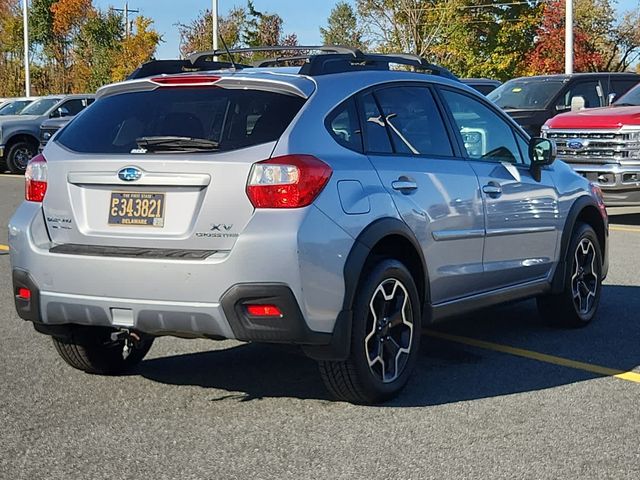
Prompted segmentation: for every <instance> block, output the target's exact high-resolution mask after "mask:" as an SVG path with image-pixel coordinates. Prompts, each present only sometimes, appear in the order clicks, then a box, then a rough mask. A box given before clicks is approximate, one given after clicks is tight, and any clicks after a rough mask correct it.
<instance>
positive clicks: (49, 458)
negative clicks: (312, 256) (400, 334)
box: [0, 176, 640, 480]
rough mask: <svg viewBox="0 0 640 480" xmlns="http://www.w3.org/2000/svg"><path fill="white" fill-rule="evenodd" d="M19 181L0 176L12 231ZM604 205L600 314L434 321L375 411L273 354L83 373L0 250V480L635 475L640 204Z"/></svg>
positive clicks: (187, 344)
mask: <svg viewBox="0 0 640 480" xmlns="http://www.w3.org/2000/svg"><path fill="white" fill-rule="evenodd" d="M22 189H23V184H22V180H21V179H20V178H17V177H10V176H0V224H1V225H6V224H7V221H8V219H9V217H10V215H11V213H12V211H13V209H14V208H15V207H16V206H17V205H18V204H19V203H20V202H21V198H22ZM610 213H612V217H611V220H612V223H613V227H612V231H611V251H610V255H611V269H610V276H609V278H608V279H607V281H606V287H605V291H604V292H603V296H602V302H601V306H600V313H599V316H598V317H597V319H596V321H595V323H593V324H592V325H590V326H589V327H588V328H586V329H582V330H577V331H567V330H558V329H553V328H550V327H547V326H546V325H545V324H544V322H543V321H542V320H541V319H540V318H539V317H538V316H537V312H536V310H535V305H534V303H533V302H531V301H528V302H521V303H518V304H513V305H508V306H504V307H500V308H493V309H489V310H485V311H482V312H480V313H476V314H474V315H471V316H468V317H464V318H461V319H457V320H455V321H452V322H449V323H447V324H444V325H441V326H439V327H438V328H437V330H431V331H429V332H427V334H426V335H425V337H424V338H423V345H422V353H421V358H420V360H419V365H418V368H417V370H416V373H415V374H414V376H413V377H412V380H411V381H410V384H409V385H408V387H407V389H406V390H405V391H404V392H403V394H402V395H401V396H400V397H399V398H398V399H397V400H396V401H394V402H392V403H390V404H387V405H384V406H379V407H360V406H353V405H350V404H346V403H340V402H333V401H330V399H329V398H328V396H327V394H326V393H325V391H324V388H323V386H322V384H321V380H320V376H319V374H318V372H317V370H316V366H315V363H314V362H312V361H310V360H308V359H306V358H305V357H304V356H303V355H302V354H300V353H299V352H298V351H297V350H295V349H289V348H286V349H285V348H280V347H274V346H265V345H253V344H241V343H238V342H231V341H226V342H213V341H204V340H203V341H200V340H178V339H173V338H161V339H159V340H157V341H156V343H155V345H154V347H153V348H152V350H151V352H150V354H149V356H148V357H147V359H146V360H145V361H144V362H143V363H142V364H141V365H140V366H139V367H138V368H137V370H136V371H135V372H133V373H132V374H130V375H127V376H123V377H112V378H108V377H98V376H91V375H86V374H83V373H80V372H78V371H75V370H72V369H71V368H70V367H67V366H66V364H63V362H62V360H60V359H59V358H58V356H57V354H56V353H55V351H54V348H53V346H52V344H51V342H50V341H49V340H48V339H47V338H46V337H43V336H41V335H39V334H37V333H36V332H35V331H34V330H33V329H32V328H31V326H30V325H29V324H27V323H25V322H23V321H22V320H20V319H19V318H18V316H17V315H16V313H15V311H14V307H13V303H12V299H11V289H10V275H9V273H10V272H9V259H8V256H7V255H6V251H4V250H3V248H4V246H0V325H1V326H2V330H1V332H0V479H12V480H13V479H85V478H86V479H89V478H90V479H102V478H104V479H120V478H123V479H125V478H126V479H128V478H150V479H227V478H229V479H231V478H233V479H250V478H255V479H281V478H293V479H302V478H305V479H306V478H310V479H320V478H322V479H333V478H350V479H355V478H358V479H359V478H367V479H374V478H380V479H390V478H402V479H427V478H437V479H445V478H451V479H460V478H480V479H497V478H508V479H514V478H535V479H543V478H544V479H546V478H548V479H557V478H581V479H585V478H593V479H604V478H612V479H627V478H628V479H637V478H640V442H639V441H638V440H639V438H640V315H639V314H638V312H640V273H639V272H640V255H639V254H638V252H639V251H640V210H617V211H612V212H610ZM2 232H5V233H2V237H0V245H1V244H6V241H5V240H6V229H5V228H3V229H2ZM123 274H126V272H123Z"/></svg>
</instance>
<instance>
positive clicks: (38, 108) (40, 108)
mask: <svg viewBox="0 0 640 480" xmlns="http://www.w3.org/2000/svg"><path fill="white" fill-rule="evenodd" d="M59 101H60V99H59V98H41V99H40V100H36V101H35V102H33V103H32V104H31V105H29V106H28V107H27V108H25V109H24V110H22V111H21V112H20V115H44V114H45V113H47V112H48V111H49V109H50V108H51V107H53V106H54V105H55V104H56V103H58V102H59Z"/></svg>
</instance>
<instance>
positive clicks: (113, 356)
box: [9, 47, 608, 403]
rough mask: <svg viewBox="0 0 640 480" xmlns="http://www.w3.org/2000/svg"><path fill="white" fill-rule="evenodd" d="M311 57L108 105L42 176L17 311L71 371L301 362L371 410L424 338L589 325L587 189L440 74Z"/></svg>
mask: <svg viewBox="0 0 640 480" xmlns="http://www.w3.org/2000/svg"><path fill="white" fill-rule="evenodd" d="M286 48H287V50H293V49H294V48H300V49H305V50H308V49H309V47H286ZM316 50H318V51H319V53H316V54H314V55H305V58H307V61H306V62H305V63H304V64H303V66H302V67H288V68H279V67H270V68H260V69H246V70H242V69H239V68H238V69H235V70H228V69H227V70H218V71H196V72H194V73H186V74H185V73H182V74H172V75H156V76H153V77H149V78H143V79H138V80H134V81H128V82H124V83H119V84H115V85H110V86H106V87H103V88H101V89H100V90H99V91H98V94H97V96H98V101H96V102H95V104H94V105H92V106H91V108H89V109H87V110H86V111H85V112H83V114H82V115H79V116H78V117H77V118H76V119H75V120H74V121H73V122H71V123H70V124H69V125H67V126H66V127H65V128H64V129H63V130H62V131H60V132H59V133H58V134H57V135H56V136H55V137H54V138H53V140H52V141H50V142H49V143H48V144H47V146H46V148H45V149H44V152H43V154H42V155H38V156H37V157H35V158H34V159H32V160H31V161H30V162H29V166H28V168H27V172H26V175H25V181H26V189H25V190H26V201H25V202H24V203H23V204H22V205H21V206H20V207H19V208H18V210H17V211H16V212H15V214H14V215H13V217H12V219H11V221H10V226H9V243H10V256H11V268H12V272H13V294H14V299H15V304H16V308H17V311H18V314H19V315H20V316H21V317H22V318H23V319H25V320H28V321H30V322H32V323H33V325H34V326H35V328H36V330H37V331H39V332H41V333H44V334H46V335H50V336H51V337H52V339H53V343H54V345H55V347H56V349H57V351H58V353H59V354H60V356H61V357H62V359H64V361H66V362H67V363H68V364H69V365H71V366H72V367H74V368H77V369H80V370H83V371H86V372H90V373H98V374H116V373H121V372H123V371H126V370H127V369H129V368H131V367H132V366H134V365H135V364H137V363H138V362H140V361H141V360H142V359H143V357H144V356H145V355H146V353H147V352H148V351H149V349H150V348H151V345H152V343H153V340H154V338H155V337H156V336H161V335H174V336H178V337H184V338H198V337H199V338H209V339H215V340H218V339H226V338H231V339H238V340H242V341H254V342H271V343H286V344H296V345H300V346H301V347H302V350H303V351H304V352H305V353H306V354H307V355H309V356H310V357H311V358H314V359H316V360H317V361H318V362H319V367H320V373H321V376H322V378H323V380H324V382H325V384H326V386H327V387H328V389H329V390H330V391H331V392H332V393H333V395H335V396H336V397H337V398H340V399H343V400H348V401H352V402H357V403H375V402H380V401H384V400H386V399H389V398H391V397H392V396H394V395H395V394H396V393H398V392H399V391H400V389H401V388H402V387H403V386H404V385H405V383H406V382H407V379H408V377H409V375H410V373H411V371H412V369H413V367H414V365H415V363H416V359H417V358H418V348H419V344H420V332H421V331H422V328H423V326H425V325H426V324H430V323H432V322H437V321H440V320H442V319H444V318H448V317H451V316H454V315H459V314H461V313H463V312H469V311H471V310H474V309H477V308H481V307H486V306H489V305H493V304H497V303H501V302H505V301H512V300H517V299H523V298H531V297H535V298H537V301H538V305H539V308H540V310H541V312H542V314H543V315H544V316H545V318H546V319H547V320H548V321H549V322H551V323H554V324H556V325H569V326H573V327H580V326H584V325H587V324H588V323H589V322H590V321H591V320H592V319H593V318H594V315H595V313H596V310H597V308H598V302H599V299H600V295H601V292H602V289H601V282H602V279H603V278H604V277H605V276H606V273H607V268H608V267H607V265H608V262H607V250H608V226H607V216H606V210H605V208H604V205H603V203H602V198H601V195H600V191H599V189H598V187H596V186H593V185H591V184H590V183H589V182H588V181H587V180H586V179H585V178H583V177H581V176H580V175H578V174H576V173H575V172H574V171H573V170H572V169H571V168H570V167H569V166H568V165H566V164H565V163H563V162H555V163H554V158H555V152H554V150H553V148H552V147H553V144H552V143H551V142H550V141H549V140H547V139H541V138H533V139H531V138H529V136H528V135H527V134H526V133H525V132H524V131H523V130H522V129H521V128H520V127H519V126H518V125H517V124H516V123H515V122H514V121H513V120H512V119H511V118H510V117H509V116H507V115H506V114H505V113H504V112H503V111H501V110H500V109H499V108H498V107H496V106H495V105H494V104H493V103H491V102H489V101H488V100H486V98H485V97H484V96H482V95H480V94H479V93H478V92H476V91H475V90H473V89H471V88H469V87H467V86H465V85H464V84H462V83H460V82H459V81H458V80H457V79H456V78H455V77H453V76H452V75H451V74H450V73H449V72H448V71H447V70H445V69H443V68H441V67H437V66H434V65H431V64H427V63H426V62H425V61H424V60H423V59H420V58H419V57H414V56H410V55H402V56H393V55H381V54H372V55H366V54H362V53H361V52H359V51H358V50H355V49H348V48H345V47H327V48H316ZM261 51H264V50H261ZM232 53H233V52H232ZM207 55H209V56H211V55H220V52H214V53H212V52H205V53H202V54H199V55H197V56H196V57H195V59H194V60H193V62H194V68H195V66H196V65H197V58H199V57H200V56H207ZM298 58H299V57H298ZM287 60H290V59H286V58H285V59H282V61H287ZM393 64H401V65H405V66H410V67H415V68H417V69H426V70H427V71H428V72H430V74H424V73H415V72H410V71H403V70H398V69H392V68H390V65H393ZM256 361H259V359H257V358H256ZM221 368H223V367H221Z"/></svg>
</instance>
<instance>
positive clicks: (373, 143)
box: [362, 93, 393, 153]
mask: <svg viewBox="0 0 640 480" xmlns="http://www.w3.org/2000/svg"><path fill="white" fill-rule="evenodd" d="M362 125H363V128H364V131H365V138H366V142H367V152H368V153H393V148H391V141H390V140H389V136H388V134H387V129H386V127H385V121H384V117H383V116H382V113H381V112H380V109H379V108H378V104H377V103H376V100H375V98H373V94H371V93H367V94H365V95H363V97H362Z"/></svg>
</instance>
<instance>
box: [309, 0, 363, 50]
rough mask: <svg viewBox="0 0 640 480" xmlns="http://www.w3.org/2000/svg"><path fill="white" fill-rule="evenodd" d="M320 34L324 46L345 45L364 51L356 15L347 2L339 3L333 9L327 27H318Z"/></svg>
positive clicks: (361, 33)
mask: <svg viewBox="0 0 640 480" xmlns="http://www.w3.org/2000/svg"><path fill="white" fill-rule="evenodd" d="M320 34H321V35H322V43H324V44H325V45H347V46H351V47H355V48H360V49H363V50H364V49H366V42H365V41H364V40H363V32H362V30H361V29H360V28H358V20H357V17H356V14H355V12H354V10H353V7H352V6H351V5H350V4H348V3H347V2H339V3H337V4H336V5H335V7H333V9H332V10H331V13H330V14H329V18H328V19H327V27H326V28H324V27H320Z"/></svg>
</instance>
